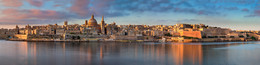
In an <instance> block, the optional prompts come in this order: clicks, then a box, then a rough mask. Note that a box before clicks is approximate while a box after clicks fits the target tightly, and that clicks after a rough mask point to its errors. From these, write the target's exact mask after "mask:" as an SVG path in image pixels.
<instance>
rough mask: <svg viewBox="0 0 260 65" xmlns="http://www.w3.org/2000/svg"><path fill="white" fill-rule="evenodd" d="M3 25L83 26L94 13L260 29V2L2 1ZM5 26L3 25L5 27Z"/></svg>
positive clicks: (120, 19)
mask: <svg viewBox="0 0 260 65" xmlns="http://www.w3.org/2000/svg"><path fill="white" fill-rule="evenodd" d="M0 1H1V3H0V5H1V6H0V13H1V15H0V24H1V25H7V24H8V25H25V24H34V25H41V24H54V23H58V24H62V23H63V21H65V20H68V21H69V23H70V24H83V23H84V20H86V19H89V18H90V16H91V14H95V16H96V18H97V21H98V22H100V21H101V16H102V15H104V16H105V21H106V22H107V23H112V22H113V21H115V22H117V23H118V24H119V25H120V24H125V25H127V24H147V25H174V24H176V23H190V24H199V23H202V24H207V25H211V26H218V27H224V28H231V29H234V30H260V22H259V21H260V1H259V0H228V1H226V0H67V1H65V2H64V1H60V0H0ZM2 27H3V26H2Z"/></svg>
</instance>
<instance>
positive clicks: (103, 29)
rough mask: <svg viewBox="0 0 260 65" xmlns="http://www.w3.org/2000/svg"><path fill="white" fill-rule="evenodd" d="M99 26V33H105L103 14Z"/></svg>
mask: <svg viewBox="0 0 260 65" xmlns="http://www.w3.org/2000/svg"><path fill="white" fill-rule="evenodd" d="M100 27H101V33H102V34H106V31H105V21H104V16H102V20H101V24H100Z"/></svg>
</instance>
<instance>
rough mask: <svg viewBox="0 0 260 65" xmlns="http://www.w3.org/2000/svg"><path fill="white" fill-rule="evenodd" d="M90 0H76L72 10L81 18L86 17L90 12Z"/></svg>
mask: <svg viewBox="0 0 260 65" xmlns="http://www.w3.org/2000/svg"><path fill="white" fill-rule="evenodd" d="M89 3H90V0H75V1H74V3H73V4H72V6H71V7H70V10H71V11H73V12H75V13H76V14H78V15H80V16H86V15H87V14H88V12H89V7H88V5H89Z"/></svg>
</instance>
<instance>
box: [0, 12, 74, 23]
mask: <svg viewBox="0 0 260 65" xmlns="http://www.w3.org/2000/svg"><path fill="white" fill-rule="evenodd" d="M1 14H2V15H3V16H2V17H0V22H7V23H12V22H13V23H15V22H22V21H23V22H26V23H28V22H38V23H39V21H42V20H45V21H46V22H47V21H50V20H62V19H65V18H68V17H67V16H71V15H70V14H68V13H64V12H57V11H53V10H39V9H31V10H17V9H5V10H3V11H2V12H1ZM55 22H57V21H55Z"/></svg>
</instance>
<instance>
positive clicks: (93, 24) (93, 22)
mask: <svg viewBox="0 0 260 65" xmlns="http://www.w3.org/2000/svg"><path fill="white" fill-rule="evenodd" d="M97 25H98V24H97V21H96V19H95V18H94V15H92V16H91V19H89V21H88V26H97Z"/></svg>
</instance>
